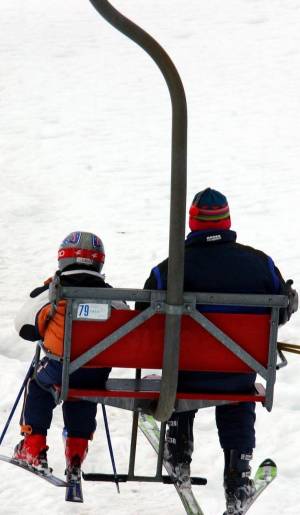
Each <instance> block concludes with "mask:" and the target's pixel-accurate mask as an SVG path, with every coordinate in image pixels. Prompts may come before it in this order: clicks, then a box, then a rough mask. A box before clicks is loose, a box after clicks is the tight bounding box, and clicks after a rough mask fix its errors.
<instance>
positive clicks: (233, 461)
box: [224, 449, 255, 515]
mask: <svg viewBox="0 0 300 515" xmlns="http://www.w3.org/2000/svg"><path fill="white" fill-rule="evenodd" d="M224 455H225V470H224V489H225V499H226V512H225V513H224V515H243V513H244V509H245V508H246V506H247V504H248V502H249V500H250V499H251V498H252V497H253V495H254V494H255V488H254V483H253V481H252V480H251V479H250V475H251V467H250V465H249V462H250V460H251V459H252V454H250V453H247V452H245V453H243V452H240V451H238V450H236V449H232V450H225V451H224Z"/></svg>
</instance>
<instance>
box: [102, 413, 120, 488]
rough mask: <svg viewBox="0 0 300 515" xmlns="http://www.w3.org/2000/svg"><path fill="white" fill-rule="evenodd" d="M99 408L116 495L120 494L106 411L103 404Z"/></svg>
mask: <svg viewBox="0 0 300 515" xmlns="http://www.w3.org/2000/svg"><path fill="white" fill-rule="evenodd" d="M101 406H102V413H103V420H104V427H105V432H106V438H107V444H108V448H109V454H110V459H111V464H112V468H113V473H114V477H115V483H116V487H117V491H118V493H120V487H119V478H118V474H117V469H116V463H115V458H114V452H113V448H112V444H111V438H110V432H109V427H108V421H107V414H106V409H105V406H104V404H101Z"/></svg>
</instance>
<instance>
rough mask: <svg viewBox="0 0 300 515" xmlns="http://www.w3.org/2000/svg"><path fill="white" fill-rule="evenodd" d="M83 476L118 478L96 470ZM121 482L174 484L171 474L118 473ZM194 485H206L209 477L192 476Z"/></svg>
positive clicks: (87, 478) (101, 479) (88, 479)
mask: <svg viewBox="0 0 300 515" xmlns="http://www.w3.org/2000/svg"><path fill="white" fill-rule="evenodd" d="M82 477H83V479H84V480H85V481H108V482H112V483H115V482H116V478H115V476H114V475H113V474H101V473H96V472H91V473H85V472H83V473H82ZM118 481H119V483H126V482H129V481H138V482H143V483H164V484H166V485H172V484H173V481H172V479H171V478H170V476H161V477H156V476H136V475H134V476H129V475H128V474H118ZM191 483H192V485H206V484H207V479H206V478H204V477H191Z"/></svg>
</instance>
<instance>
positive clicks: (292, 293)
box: [285, 279, 299, 322]
mask: <svg viewBox="0 0 300 515" xmlns="http://www.w3.org/2000/svg"><path fill="white" fill-rule="evenodd" d="M293 282H294V281H292V279H288V280H287V281H286V283H285V294H286V295H287V296H288V299H289V303H288V306H287V308H286V318H287V319H286V322H287V321H288V320H289V319H290V318H291V316H292V314H293V313H296V311H297V310H298V305H299V299H298V293H297V291H296V290H295V289H294V288H292V284H293Z"/></svg>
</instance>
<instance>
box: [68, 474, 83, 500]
mask: <svg viewBox="0 0 300 515" xmlns="http://www.w3.org/2000/svg"><path fill="white" fill-rule="evenodd" d="M66 479H67V488H66V496H65V500H66V501H68V502H83V492H82V484H81V469H80V467H76V468H73V469H72V470H66Z"/></svg>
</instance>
